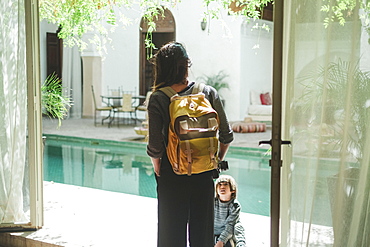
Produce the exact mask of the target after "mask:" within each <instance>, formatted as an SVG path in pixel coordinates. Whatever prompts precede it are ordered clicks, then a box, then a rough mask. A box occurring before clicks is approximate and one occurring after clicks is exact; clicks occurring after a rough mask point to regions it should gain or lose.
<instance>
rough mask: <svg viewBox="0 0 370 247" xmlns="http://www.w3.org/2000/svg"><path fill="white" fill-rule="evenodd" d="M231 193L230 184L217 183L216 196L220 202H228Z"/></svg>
mask: <svg viewBox="0 0 370 247" xmlns="http://www.w3.org/2000/svg"><path fill="white" fill-rule="evenodd" d="M232 193H233V191H231V188H230V184H229V183H228V182H220V183H218V186H217V194H218V196H219V198H220V200H221V201H225V202H227V201H230V200H231V195H232Z"/></svg>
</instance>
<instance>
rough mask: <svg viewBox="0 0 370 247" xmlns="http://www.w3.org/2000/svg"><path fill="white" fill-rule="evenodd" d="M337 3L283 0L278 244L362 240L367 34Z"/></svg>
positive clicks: (369, 222) (368, 154)
mask: <svg viewBox="0 0 370 247" xmlns="http://www.w3.org/2000/svg"><path fill="white" fill-rule="evenodd" d="M337 3H338V2H337V1H312V0H287V1H284V4H285V8H284V11H285V13H284V17H285V21H284V42H285V43H284V66H283V67H284V72H283V73H284V76H283V77H284V79H283V81H284V82H285V84H284V90H283V91H284V95H283V99H284V100H285V104H284V107H283V108H284V109H283V112H284V122H283V126H284V127H283V139H286V140H291V141H292V143H293V145H292V147H291V148H290V149H289V148H285V147H284V151H285V152H284V163H283V173H282V181H283V186H282V195H283V196H282V207H281V215H282V221H281V222H282V235H281V246H356V247H358V246H363V247H365V246H370V215H369V210H370V198H369V192H370V190H369V187H370V173H369V165H370V124H369V123H370V49H369V47H370V44H369V38H370V37H369V33H368V32H366V27H365V22H364V20H363V19H361V18H360V17H361V14H362V10H361V9H359V8H358V6H357V8H355V9H354V10H353V11H347V12H346V13H345V16H344V17H345V20H346V23H345V24H344V25H343V26H342V25H340V23H339V22H338V21H336V20H334V21H332V22H326V21H325V18H326V17H328V13H325V12H322V11H321V9H322V6H323V5H324V4H329V5H330V4H337ZM358 3H359V1H357V4H358ZM325 23H327V24H328V25H327V27H325Z"/></svg>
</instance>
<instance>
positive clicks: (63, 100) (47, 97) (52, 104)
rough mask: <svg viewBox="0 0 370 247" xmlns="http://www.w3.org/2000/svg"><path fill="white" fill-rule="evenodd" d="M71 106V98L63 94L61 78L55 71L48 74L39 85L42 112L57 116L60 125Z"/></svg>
mask: <svg viewBox="0 0 370 247" xmlns="http://www.w3.org/2000/svg"><path fill="white" fill-rule="evenodd" d="M71 106H72V101H71V98H70V97H69V96H65V95H63V86H62V80H61V79H60V78H59V77H58V76H57V75H56V74H55V73H53V74H50V75H49V76H48V77H47V78H46V79H45V81H44V82H43V84H42V85H41V107H42V114H43V115H46V116H49V117H53V118H57V119H58V127H60V125H61V123H62V120H63V119H64V117H65V116H67V114H68V110H69V108H70V107H71Z"/></svg>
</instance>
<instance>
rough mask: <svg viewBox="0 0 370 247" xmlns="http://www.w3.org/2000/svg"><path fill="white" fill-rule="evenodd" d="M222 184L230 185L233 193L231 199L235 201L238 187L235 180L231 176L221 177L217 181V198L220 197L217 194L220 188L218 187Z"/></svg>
mask: <svg viewBox="0 0 370 247" xmlns="http://www.w3.org/2000/svg"><path fill="white" fill-rule="evenodd" d="M221 182H227V183H229V185H230V190H231V192H232V193H231V199H235V198H236V190H237V185H236V182H235V179H234V178H233V177H232V176H230V175H220V177H219V178H218V179H217V180H216V183H215V188H216V189H215V192H216V197H217V198H219V195H218V193H217V188H218V186H219V184H220V183H221Z"/></svg>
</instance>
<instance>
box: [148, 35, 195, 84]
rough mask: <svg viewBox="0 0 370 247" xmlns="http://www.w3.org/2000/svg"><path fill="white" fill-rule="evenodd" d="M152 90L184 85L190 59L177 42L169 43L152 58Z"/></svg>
mask: <svg viewBox="0 0 370 247" xmlns="http://www.w3.org/2000/svg"><path fill="white" fill-rule="evenodd" d="M153 64H154V84H153V90H154V91H155V90H157V89H159V88H161V87H166V86H171V85H173V84H179V83H185V82H186V78H187V77H188V67H189V64H190V59H189V57H188V54H187V52H186V50H185V48H184V46H183V45H182V44H181V43H179V42H175V41H172V42H169V43H167V44H165V45H163V46H162V47H161V49H159V51H158V52H157V54H155V56H154V62H153Z"/></svg>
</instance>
